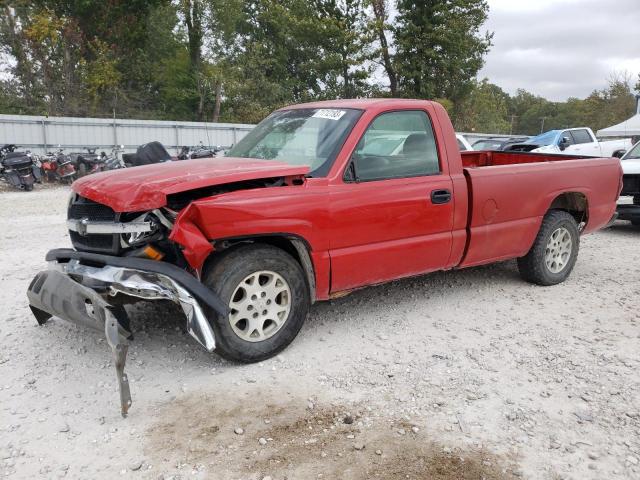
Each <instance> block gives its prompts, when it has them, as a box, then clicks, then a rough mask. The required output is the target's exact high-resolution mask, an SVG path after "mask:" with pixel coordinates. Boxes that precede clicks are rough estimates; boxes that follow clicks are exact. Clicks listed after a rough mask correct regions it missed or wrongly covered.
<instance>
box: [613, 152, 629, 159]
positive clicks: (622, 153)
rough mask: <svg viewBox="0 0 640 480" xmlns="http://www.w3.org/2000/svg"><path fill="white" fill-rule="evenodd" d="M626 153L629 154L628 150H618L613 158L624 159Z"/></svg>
mask: <svg viewBox="0 0 640 480" xmlns="http://www.w3.org/2000/svg"><path fill="white" fill-rule="evenodd" d="M625 153H627V151H626V150H616V151H615V152H613V155H612V157H614V158H622V157H624V154H625Z"/></svg>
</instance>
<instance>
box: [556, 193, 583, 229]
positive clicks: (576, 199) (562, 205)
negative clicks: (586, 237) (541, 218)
mask: <svg viewBox="0 0 640 480" xmlns="http://www.w3.org/2000/svg"><path fill="white" fill-rule="evenodd" d="M549 210H564V211H565V212H569V213H570V214H571V215H572V216H573V218H575V219H576V222H577V223H578V225H580V224H583V223H584V224H586V223H587V221H588V218H589V205H588V202H587V197H586V196H585V195H584V194H583V193H580V192H565V193H562V194H560V195H558V196H557V197H556V198H555V199H554V200H553V202H551V205H550V206H549Z"/></svg>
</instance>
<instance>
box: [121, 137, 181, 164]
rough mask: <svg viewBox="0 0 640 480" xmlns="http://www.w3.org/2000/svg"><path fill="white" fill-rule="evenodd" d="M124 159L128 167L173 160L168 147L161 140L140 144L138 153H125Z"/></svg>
mask: <svg viewBox="0 0 640 480" xmlns="http://www.w3.org/2000/svg"><path fill="white" fill-rule="evenodd" d="M122 160H123V161H124V163H125V164H126V166H127V167H138V166H140V165H151V164H152V163H162V162H170V161H171V160H173V159H172V158H171V155H169V152H167V149H166V148H164V145H162V144H161V143H160V142H149V143H145V144H144V145H140V146H139V147H138V149H137V150H136V153H125V154H123V155H122Z"/></svg>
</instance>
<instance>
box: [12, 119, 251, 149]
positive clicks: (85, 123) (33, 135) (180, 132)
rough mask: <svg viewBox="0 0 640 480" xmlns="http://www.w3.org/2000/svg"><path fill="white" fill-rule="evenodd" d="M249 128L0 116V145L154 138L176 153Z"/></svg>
mask: <svg viewBox="0 0 640 480" xmlns="http://www.w3.org/2000/svg"><path fill="white" fill-rule="evenodd" d="M252 128H253V125H248V124H240V123H203V122H170V121H161V120H126V119H109V118H77V117H37V116H30V115H0V144H5V143H15V144H16V145H19V146H21V147H22V148H25V149H29V150H31V151H33V152H34V153H44V152H45V151H47V150H52V149H55V148H57V147H58V145H60V146H61V147H62V148H64V149H65V150H67V151H82V150H83V149H84V148H86V147H97V148H98V149H99V150H109V149H111V148H112V147H113V146H115V145H124V146H125V150H126V151H127V152H134V151H135V150H136V148H137V147H138V146H139V145H142V144H143V143H147V142H151V141H154V140H157V141H159V142H161V143H162V144H163V145H164V146H165V147H166V148H167V150H169V151H170V152H171V151H173V152H174V153H177V152H178V151H179V150H180V147H181V146H183V145H188V146H195V145H199V144H202V145H205V146H216V145H220V146H224V147H229V146H231V145H233V144H235V143H236V142H237V141H238V140H240V139H241V138H242V137H244V136H245V135H246V134H247V133H248V132H249V131H250V130H251V129H252Z"/></svg>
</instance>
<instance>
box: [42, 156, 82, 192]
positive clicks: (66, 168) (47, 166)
mask: <svg viewBox="0 0 640 480" xmlns="http://www.w3.org/2000/svg"><path fill="white" fill-rule="evenodd" d="M41 163H42V170H43V172H44V175H45V178H46V179H47V181H48V182H55V181H59V182H61V183H68V184H71V183H72V182H73V181H74V180H75V178H76V169H75V167H74V166H73V163H72V162H71V157H70V156H69V155H66V154H65V153H64V151H63V150H62V148H58V150H57V151H56V152H48V153H47V154H46V155H44V157H42V160H41Z"/></svg>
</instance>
